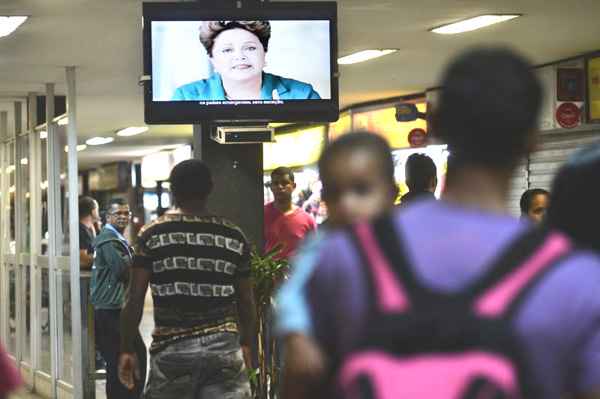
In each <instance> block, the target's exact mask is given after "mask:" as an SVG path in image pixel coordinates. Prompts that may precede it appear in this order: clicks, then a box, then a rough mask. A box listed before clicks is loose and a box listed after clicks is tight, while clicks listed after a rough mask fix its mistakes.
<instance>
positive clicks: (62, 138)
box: [57, 126, 78, 256]
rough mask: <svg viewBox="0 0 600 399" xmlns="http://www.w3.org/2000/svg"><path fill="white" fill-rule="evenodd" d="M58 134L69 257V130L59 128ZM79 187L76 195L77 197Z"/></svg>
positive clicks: (64, 244)
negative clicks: (67, 148)
mask: <svg viewBox="0 0 600 399" xmlns="http://www.w3.org/2000/svg"><path fill="white" fill-rule="evenodd" d="M57 133H58V137H59V147H58V148H60V149H61V151H60V155H61V156H60V168H59V170H60V178H59V180H60V207H61V219H60V220H61V221H62V231H63V241H62V255H63V256H69V175H68V172H67V160H68V153H67V152H66V151H64V150H63V149H64V148H66V146H67V129H66V127H65V126H58V128H57ZM77 194H78V193H77V187H76V189H75V192H74V195H77Z"/></svg>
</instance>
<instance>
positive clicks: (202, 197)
mask: <svg viewBox="0 0 600 399" xmlns="http://www.w3.org/2000/svg"><path fill="white" fill-rule="evenodd" d="M169 183H170V184H171V193H172V194H173V203H174V204H175V206H176V207H178V208H183V209H190V208H204V207H205V206H206V200H207V199H208V196H209V195H210V193H211V192H212V189H213V179H212V173H211V172H210V169H209V168H208V166H207V165H206V164H205V163H204V162H202V161H200V160H199V159H188V160H185V161H182V162H179V163H178V164H177V165H175V167H174V168H173V169H172V170H171V174H170V175H169Z"/></svg>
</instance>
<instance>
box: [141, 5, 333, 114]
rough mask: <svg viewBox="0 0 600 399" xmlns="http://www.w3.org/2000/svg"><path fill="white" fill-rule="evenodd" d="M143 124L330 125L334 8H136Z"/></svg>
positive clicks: (163, 6)
mask: <svg viewBox="0 0 600 399" xmlns="http://www.w3.org/2000/svg"><path fill="white" fill-rule="evenodd" d="M144 51H145V59H144V61H145V62H144V65H145V74H146V75H150V83H149V84H147V85H146V92H145V104H146V107H145V111H146V112H145V117H146V123H197V122H200V121H203V120H210V121H227V120H235V121H238V120H260V121H279V122H294V121H313V122H319V121H334V120H337V117H338V87H337V60H336V58H337V54H336V53H337V50H336V4H335V3H333V2H319V3H313V2H303V3H290V2H286V3H266V4H265V5H263V6H260V7H255V8H247V9H244V8H241V9H240V8H222V9H215V8H207V7H206V6H202V3H147V4H146V3H145V4H144Z"/></svg>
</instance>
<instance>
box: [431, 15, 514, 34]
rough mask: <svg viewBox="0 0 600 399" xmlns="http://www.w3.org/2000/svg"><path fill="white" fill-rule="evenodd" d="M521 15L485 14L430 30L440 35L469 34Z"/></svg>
mask: <svg viewBox="0 0 600 399" xmlns="http://www.w3.org/2000/svg"><path fill="white" fill-rule="evenodd" d="M520 16H521V14H486V15H479V16H477V17H473V18H469V19H464V20H462V21H458V22H454V23H451V24H447V25H442V26H439V27H437V28H432V29H430V31H431V32H433V33H440V34H442V35H453V34H456V33H463V32H469V31H472V30H475V29H480V28H485V27H486V26H490V25H494V24H497V23H500V22H505V21H510V20H511V19H515V18H517V17H520Z"/></svg>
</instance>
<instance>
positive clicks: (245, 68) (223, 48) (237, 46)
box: [211, 28, 265, 81]
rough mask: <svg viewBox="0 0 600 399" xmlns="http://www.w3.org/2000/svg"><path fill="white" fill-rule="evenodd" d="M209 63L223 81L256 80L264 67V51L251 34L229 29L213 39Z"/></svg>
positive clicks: (245, 31) (241, 30) (242, 30)
mask: <svg viewBox="0 0 600 399" xmlns="http://www.w3.org/2000/svg"><path fill="white" fill-rule="evenodd" d="M211 62H212V64H213V67H214V68H215V70H216V71H217V73H219V75H221V78H223V79H226V80H233V81H244V80H248V79H256V78H259V77H260V76H261V74H262V70H263V67H264V66H265V50H264V48H263V45H262V44H261V43H260V41H259V40H258V37H256V36H255V35H254V34H253V33H250V32H248V31H247V30H244V29H240V28H235V29H230V30H226V31H224V32H222V33H220V34H219V35H218V36H217V38H216V39H215V42H214V45H213V49H212V57H211Z"/></svg>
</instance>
